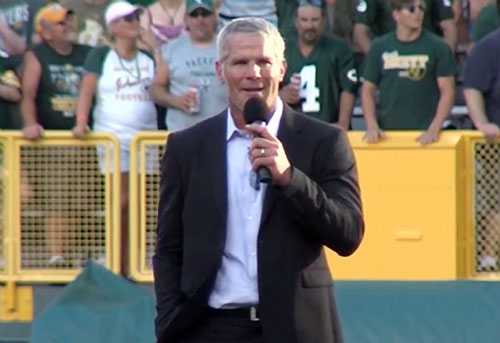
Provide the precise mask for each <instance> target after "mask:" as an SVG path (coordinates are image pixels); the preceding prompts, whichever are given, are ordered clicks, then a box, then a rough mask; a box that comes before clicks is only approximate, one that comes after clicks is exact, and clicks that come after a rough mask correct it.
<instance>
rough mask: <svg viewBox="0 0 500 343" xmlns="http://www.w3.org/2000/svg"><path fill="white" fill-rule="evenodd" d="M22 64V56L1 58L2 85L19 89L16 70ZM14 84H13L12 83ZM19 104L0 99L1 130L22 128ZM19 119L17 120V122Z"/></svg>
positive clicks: (0, 79)
mask: <svg viewBox="0 0 500 343" xmlns="http://www.w3.org/2000/svg"><path fill="white" fill-rule="evenodd" d="M21 62H22V58H21V56H13V57H4V56H0V83H1V84H3V85H8V86H10V87H14V88H17V89H19V88H20V87H19V86H18V85H16V81H17V82H19V78H18V76H17V74H16V70H17V68H18V67H19V65H20V64H21ZM11 80H12V81H14V82H12V81H11ZM19 116H20V113H19V104H18V103H13V102H10V101H8V100H6V99H4V98H2V97H0V129H3V130H17V129H19V128H20V125H16V124H18V123H20V120H19ZM16 119H17V120H16Z"/></svg>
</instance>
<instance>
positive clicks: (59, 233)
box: [20, 145, 107, 269]
mask: <svg viewBox="0 0 500 343" xmlns="http://www.w3.org/2000/svg"><path fill="white" fill-rule="evenodd" d="M20 154H21V156H20V159H21V172H20V175H21V179H20V180H21V184H20V190H21V199H22V203H23V205H22V211H21V256H22V258H21V267H22V268H23V269H45V268H51V269H68V268H80V267H81V266H82V265H83V264H84V263H85V261H86V260H88V259H92V260H94V261H97V262H98V263H101V264H103V265H105V264H106V258H107V257H106V254H105V252H106V221H105V208H106V205H105V190H106V189H105V182H104V175H103V174H102V173H101V168H100V166H99V163H98V158H97V152H96V148H95V147H93V146H64V145H58V146H22V147H21V152H20Z"/></svg>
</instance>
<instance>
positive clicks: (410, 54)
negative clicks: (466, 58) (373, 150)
mask: <svg viewBox="0 0 500 343" xmlns="http://www.w3.org/2000/svg"><path fill="white" fill-rule="evenodd" d="M365 61H366V64H365V70H364V75H363V76H364V79H365V80H367V81H370V82H372V83H374V84H376V85H377V86H378V88H379V91H380V99H379V100H380V110H379V113H378V123H379V126H380V128H381V129H384V130H398V129H401V130H404V129H406V130H412V129H413V130H424V129H427V128H428V126H429V125H430V123H431V122H432V119H433V118H434V116H435V114H436V108H437V104H438V102H439V96H440V93H439V88H438V84H437V78H438V77H446V76H454V75H455V73H456V64H455V59H454V57H453V54H452V53H451V50H450V48H449V46H448V45H447V44H446V43H445V42H444V41H443V40H442V39H441V38H440V37H439V36H436V35H434V34H432V33H430V32H428V31H425V30H423V31H422V34H421V35H420V37H419V38H418V39H416V40H415V41H413V42H401V41H399V40H398V39H397V37H396V34H395V32H390V33H388V34H386V35H383V36H382V37H379V38H377V39H375V40H374V41H373V44H372V47H371V49H370V51H369V52H368V55H367V56H366V60H365Z"/></svg>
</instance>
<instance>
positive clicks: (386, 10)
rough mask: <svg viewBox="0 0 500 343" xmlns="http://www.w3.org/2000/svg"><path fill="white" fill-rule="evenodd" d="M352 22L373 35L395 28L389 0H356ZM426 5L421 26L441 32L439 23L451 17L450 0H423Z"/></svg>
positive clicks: (451, 2) (437, 32)
mask: <svg viewBox="0 0 500 343" xmlns="http://www.w3.org/2000/svg"><path fill="white" fill-rule="evenodd" d="M357 1H358V3H357V5H356V9H355V12H354V22H355V23H360V24H365V25H366V26H368V27H370V29H371V31H372V33H373V35H374V36H375V37H378V36H381V35H383V34H385V33H387V32H389V31H392V30H394V29H395V28H396V23H395V22H394V19H393V17H392V9H391V5H390V4H389V0H357ZM424 2H425V5H426V10H425V15H424V21H423V24H422V26H423V27H424V28H426V29H427V30H429V31H431V32H434V33H436V34H440V35H441V34H442V31H441V28H440V26H439V23H440V22H441V21H443V20H448V19H452V18H453V10H452V8H451V7H452V4H453V1H452V0H424Z"/></svg>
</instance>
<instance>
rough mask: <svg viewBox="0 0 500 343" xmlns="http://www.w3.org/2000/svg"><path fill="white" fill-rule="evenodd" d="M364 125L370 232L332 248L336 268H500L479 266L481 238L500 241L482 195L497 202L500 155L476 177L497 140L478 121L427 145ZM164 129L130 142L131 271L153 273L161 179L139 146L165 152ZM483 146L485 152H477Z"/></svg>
mask: <svg viewBox="0 0 500 343" xmlns="http://www.w3.org/2000/svg"><path fill="white" fill-rule="evenodd" d="M363 134H364V132H349V139H350V141H351V144H352V146H353V149H354V153H355V155H356V158H357V162H358V171H359V176H360V186H361V194H362V198H363V205H364V214H365V220H366V236H365V240H364V241H363V243H362V245H361V247H360V249H359V251H358V252H357V253H356V254H355V255H353V256H352V257H350V258H347V259H345V258H338V257H337V256H335V255H334V254H333V253H328V254H327V256H328V259H329V262H330V263H331V267H332V270H333V273H334V276H335V278H337V279H401V280H449V279H496V278H500V273H499V270H498V264H497V265H496V267H490V268H489V269H484V268H479V267H478V266H479V263H480V261H479V257H480V256H481V251H482V250H487V249H488V248H486V249H485V248H484V247H485V246H486V247H489V248H491V249H490V250H494V249H493V248H494V247H495V246H496V247H498V243H494V241H495V240H497V238H496V237H497V236H496V235H497V233H498V231H499V230H500V223H497V222H496V221H494V223H495V224H494V226H493V227H492V228H488V229H485V228H484V226H485V224H484V222H485V220H484V219H481V207H482V206H483V207H484V205H482V204H483V203H488V204H489V203H490V202H492V201H493V202H494V205H491V208H492V209H493V210H495V209H497V208H498V209H499V211H498V212H500V199H499V196H498V194H500V192H498V191H494V192H491V191H490V192H489V193H488V192H487V189H488V187H489V186H491V184H492V181H494V184H495V185H496V186H498V187H499V190H500V181H499V182H498V184H497V180H500V177H497V175H498V173H496V174H495V173H493V171H494V170H495V166H497V164H492V163H490V164H491V166H490V168H489V171H490V174H488V175H490V176H489V178H490V179H489V180H490V181H489V182H488V183H486V184H485V186H484V185H483V184H482V183H481V182H484V180H482V181H478V180H477V179H478V177H479V178H480V179H483V178H484V175H485V174H484V173H480V172H479V171H480V169H478V168H479V167H478V164H480V163H481V162H478V161H481V160H489V161H498V159H499V156H500V146H498V145H497V144H493V145H491V146H488V145H487V144H490V143H486V142H485V141H484V139H483V138H482V136H481V134H480V133H478V132H476V131H448V132H443V133H442V134H441V136H440V140H439V142H438V143H435V144H432V145H429V146H426V147H422V146H420V144H419V143H418V142H416V141H415V139H416V138H417V137H418V135H419V134H421V132H408V131H406V132H388V133H387V139H386V140H385V141H382V142H380V143H379V144H373V145H372V144H367V143H365V142H364V141H363V140H362V136H363ZM166 138H167V133H166V132H160V133H150V132H145V133H141V134H140V135H138V136H137V137H136V139H135V140H134V142H133V143H132V149H135V150H131V151H136V152H139V154H138V156H139V158H138V160H136V161H135V162H132V166H131V173H130V175H131V180H130V181H131V188H130V196H131V198H130V201H131V219H130V220H131V221H130V225H131V226H130V227H131V230H130V239H131V244H132V246H131V247H132V249H131V252H132V256H131V259H132V260H131V267H132V272H131V275H132V277H133V278H134V279H135V280H137V281H152V280H153V274H152V270H151V260H150V258H151V256H152V254H153V252H154V242H155V231H156V223H157V222H156V213H157V204H158V191H159V181H160V178H159V175H160V174H159V171H158V170H155V171H154V172H153V171H152V170H149V171H148V170H147V162H146V161H147V158H146V157H144V156H142V157H141V152H142V153H146V152H147V151H148V148H149V149H160V150H159V151H157V153H158V154H159V155H161V152H162V151H163V150H162V148H163V146H164V144H165V140H166ZM485 144H486V145H485ZM131 156H132V157H133V156H136V154H135V153H131ZM478 156H482V157H481V158H479V160H478ZM495 163H496V162H495ZM498 164H500V162H498ZM134 168H135V169H134ZM150 169H151V168H150ZM496 170H497V171H498V168H496ZM134 174H135V175H136V176H133V175H134ZM478 185H479V186H481V187H482V188H481V189H478V187H479V186H478ZM493 189H494V188H493ZM485 192H486V193H485ZM490 193H491V194H492V196H491V197H490V198H489V199H488V200H486V199H487V196H486V195H487V194H490ZM479 195H480V196H481V198H480V199H478V196H479ZM493 210H492V211H493ZM495 211H496V210H495ZM490 212H491V211H490ZM498 218H499V220H500V216H499V217H498ZM495 220H497V219H496V217H495ZM481 225H482V226H481ZM481 227H483V228H482V229H481ZM481 230H482V231H483V232H486V233H488V237H489V238H487V239H486V241H488V245H486V244H485V243H484V242H483V243H481V242H479V241H478V237H479V238H480V237H481V233H480V232H479V233H478V231H481ZM488 230H489V231H488ZM495 254H496V258H497V259H498V252H495Z"/></svg>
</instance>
